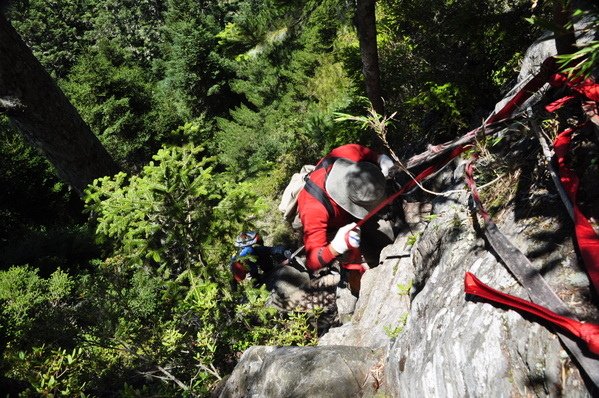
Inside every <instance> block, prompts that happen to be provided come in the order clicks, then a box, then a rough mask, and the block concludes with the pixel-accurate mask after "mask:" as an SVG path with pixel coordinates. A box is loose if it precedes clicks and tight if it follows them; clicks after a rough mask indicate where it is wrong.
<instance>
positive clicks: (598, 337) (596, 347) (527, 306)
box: [464, 272, 599, 355]
mask: <svg viewBox="0 0 599 398" xmlns="http://www.w3.org/2000/svg"><path fill="white" fill-rule="evenodd" d="M464 290H465V292H466V293H467V294H472V295H474V296H477V297H481V298H484V299H486V300H489V301H491V302H493V303H497V304H502V305H505V306H508V307H509V308H510V309H515V310H519V311H523V312H525V313H527V314H531V315H535V316H538V317H539V318H541V319H544V320H546V321H547V322H549V323H551V324H552V325H554V326H557V327H558V328H561V329H562V330H565V331H567V332H569V333H571V334H572V335H574V336H575V337H578V338H579V339H580V340H582V341H583V342H585V343H586V347H587V348H588V349H589V351H590V352H592V353H593V354H595V355H599V325H596V324H593V323H583V322H580V321H577V320H575V319H571V318H567V317H564V316H561V315H558V314H556V313H555V312H553V311H551V310H548V309H547V308H545V307H541V306H540V305H537V304H535V303H531V302H530V301H526V300H523V299H521V298H519V297H516V296H512V295H509V294H506V293H503V292H500V291H499V290H495V289H493V288H491V287H489V286H487V285H485V284H484V283H482V282H481V281H480V280H479V279H477V278H476V277H475V276H474V275H473V274H471V273H470V272H466V276H465V278H464Z"/></svg>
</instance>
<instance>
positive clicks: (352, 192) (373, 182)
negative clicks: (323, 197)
mask: <svg viewBox="0 0 599 398" xmlns="http://www.w3.org/2000/svg"><path fill="white" fill-rule="evenodd" d="M385 185H386V184H385V176H384V175H383V173H382V172H381V170H380V169H379V168H378V167H377V166H376V165H375V164H374V163H370V162H353V161H351V160H349V159H345V158H340V159H337V160H336V161H335V163H333V167H332V168H331V171H330V172H329V175H328V177H327V180H326V183H325V188H326V190H327V192H328V193H329V195H330V196H331V199H333V200H334V201H335V202H336V203H337V204H338V205H339V206H341V207H342V208H343V209H344V210H345V211H347V212H348V213H349V214H351V215H352V216H354V217H356V218H359V219H362V218H364V217H365V216H366V215H367V214H368V213H369V212H370V211H372V210H374V209H375V208H376V207H377V206H378V205H379V204H380V203H381V202H382V201H383V200H384V199H385Z"/></svg>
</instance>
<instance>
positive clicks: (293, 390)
mask: <svg viewBox="0 0 599 398" xmlns="http://www.w3.org/2000/svg"><path fill="white" fill-rule="evenodd" d="M382 369H383V365H382V361H381V354H380V352H377V351H376V350H373V349H370V348H361V347H348V346H335V347H251V348H249V349H248V350H246V351H245V353H244V354H243V356H242V357H241V360H240V362H239V365H237V367H235V370H234V371H233V374H232V375H231V376H230V377H229V379H228V381H227V383H226V385H225V386H224V388H223V390H222V391H221V393H220V397H223V398H225V397H230V398H236V397H247V398H250V397H254V398H259V397H260V398H262V397H322V398H327V397H330V398H338V397H360V396H363V395H364V394H370V395H372V394H374V393H375V392H376V390H377V389H378V388H379V386H380V382H381V377H382Z"/></svg>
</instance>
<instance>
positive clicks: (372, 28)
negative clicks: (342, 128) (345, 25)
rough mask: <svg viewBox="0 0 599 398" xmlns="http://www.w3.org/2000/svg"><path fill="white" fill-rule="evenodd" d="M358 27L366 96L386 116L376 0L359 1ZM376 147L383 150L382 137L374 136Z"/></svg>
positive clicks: (377, 111)
mask: <svg viewBox="0 0 599 398" xmlns="http://www.w3.org/2000/svg"><path fill="white" fill-rule="evenodd" d="M356 7H357V9H356V26H357V28H358V39H359V41H360V53H361V56H362V73H364V81H365V83H366V95H367V96H368V99H369V100H370V103H371V104H372V107H373V109H374V110H375V111H376V113H378V114H379V115H384V114H385V103H384V102H383V91H382V89H381V73H380V69H379V54H378V49H377V44H376V19H375V14H374V12H375V0H357V3H356ZM373 139H374V146H375V147H378V149H382V146H383V145H382V141H381V139H380V137H378V136H376V134H374V137H373Z"/></svg>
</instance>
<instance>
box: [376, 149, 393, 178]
mask: <svg viewBox="0 0 599 398" xmlns="http://www.w3.org/2000/svg"><path fill="white" fill-rule="evenodd" d="M394 165H395V163H394V162H393V160H392V159H391V158H390V157H389V156H387V155H385V154H384V153H382V154H380V155H379V167H380V168H381V171H382V172H383V175H384V176H385V178H387V177H388V176H389V170H391V167H393V166H394Z"/></svg>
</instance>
